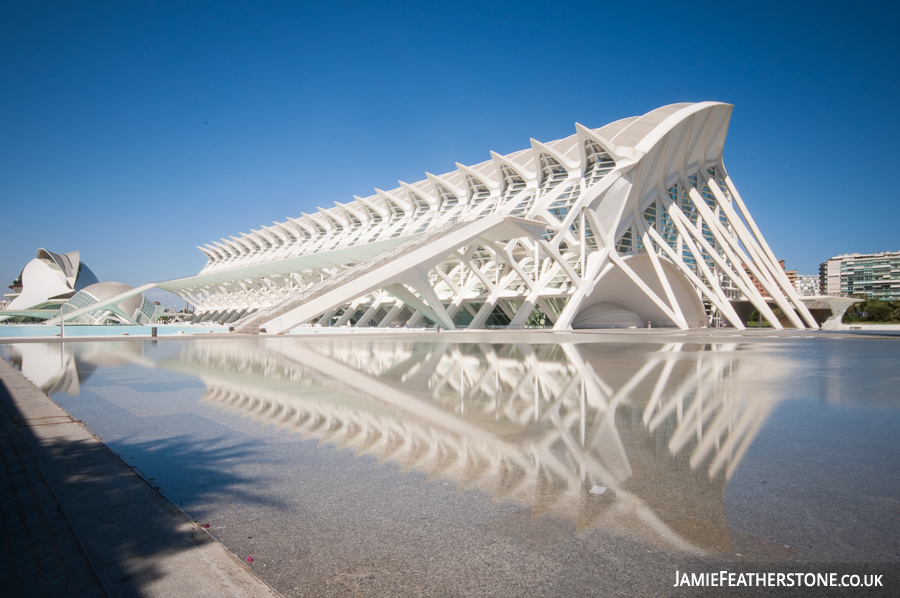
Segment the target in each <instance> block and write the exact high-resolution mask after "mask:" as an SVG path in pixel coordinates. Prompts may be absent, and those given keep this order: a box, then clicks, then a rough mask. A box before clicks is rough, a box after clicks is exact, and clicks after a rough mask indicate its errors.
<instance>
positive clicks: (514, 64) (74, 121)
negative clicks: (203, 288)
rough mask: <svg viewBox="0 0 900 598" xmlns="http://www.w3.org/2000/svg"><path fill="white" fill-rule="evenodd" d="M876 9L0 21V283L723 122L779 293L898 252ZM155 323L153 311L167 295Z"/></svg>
mask: <svg viewBox="0 0 900 598" xmlns="http://www.w3.org/2000/svg"><path fill="white" fill-rule="evenodd" d="M898 23H900V19H898V9H896V8H895V5H894V4H893V3H882V4H879V3H875V4H858V5H848V4H846V3H810V4H809V5H808V6H800V5H798V6H794V5H792V4H791V3H786V2H780V3H760V2H756V3H747V4H746V5H745V6H743V7H739V6H732V3H727V2H716V3H710V4H704V3H702V2H691V3H683V2H666V3H659V4H653V3H648V4H644V5H637V4H632V3H610V2H584V3H579V2H525V1H518V2H509V3H485V2H476V3H452V2H441V3H428V2H425V3H422V2H409V3H380V2H345V3H338V2H335V3H326V2H309V3H297V2H261V1H255V2H245V3H239V2H224V1H221V2H208V3H204V2H146V3H143V2H138V1H129V2H90V1H78V2H75V1H56V2H40V1H29V2H14V1H12V0H2V1H0V86H2V87H0V282H2V284H3V287H4V288H5V287H6V285H8V284H10V283H11V282H12V280H13V278H14V277H15V276H16V275H17V274H18V272H19V270H20V269H21V268H22V266H24V264H25V263H27V261H28V260H29V259H31V258H33V257H34V254H35V252H36V250H37V248H38V247H45V248H47V249H49V250H51V251H56V252H66V251H72V250H75V249H78V250H80V251H81V253H82V259H83V260H84V261H85V262H86V263H87V264H88V265H89V266H90V267H91V268H92V269H93V270H94V272H95V273H96V274H97V275H98V276H99V277H100V279H101V280H115V281H120V282H125V283H128V284H132V285H137V284H141V283H144V282H148V281H159V280H166V279H171V278H177V277H181V276H188V275H191V274H195V273H197V272H198V271H199V270H200V268H202V267H203V265H204V263H205V258H204V256H203V254H201V253H200V251H199V250H198V249H196V246H197V245H202V244H204V243H208V242H210V241H213V240H217V239H219V238H220V237H227V236H228V235H236V234H238V233H239V232H247V231H249V229H250V228H258V227H259V225H260V224H268V223H271V222H272V221H273V220H279V221H283V220H284V219H285V218H286V217H287V216H292V217H296V216H299V215H300V213H301V212H302V211H310V210H312V209H314V208H315V206H319V205H321V206H331V205H333V202H334V201H335V200H337V201H349V200H350V199H352V195H354V194H356V195H362V196H365V195H369V194H371V193H372V192H373V191H372V190H373V188H374V187H379V188H384V189H390V188H393V187H395V186H396V183H397V180H400V179H402V180H404V181H408V182H415V181H418V180H421V179H422V178H423V177H424V172H425V171H426V170H427V171H429V172H433V173H441V172H446V171H449V170H452V169H453V168H454V162H456V161H459V162H462V163H466V164H469V163H476V162H480V161H482V160H485V159H487V158H488V157H489V154H488V152H489V150H494V151H497V152H499V153H508V152H512V151H515V150H519V149H522V148H525V147H527V146H528V139H529V138H530V137H534V138H535V139H538V140H544V141H548V140H553V139H558V138H560V137H564V136H567V135H570V134H572V133H574V131H575V129H574V123H575V122H580V123H582V124H584V125H586V126H589V127H599V126H602V125H604V124H606V123H608V122H611V121H613V120H616V119H619V118H622V117H626V116H633V115H639V114H643V113H645V112H647V111H649V110H652V109H654V108H657V107H659V106H662V105H665V104H669V103H673V102H683V101H703V100H716V101H722V102H728V103H731V104H734V106H735V109H734V113H733V116H732V120H731V126H730V129H729V135H728V139H727V141H726V143H725V163H726V167H727V168H728V170H729V172H730V174H731V176H732V177H733V178H734V180H735V182H736V184H737V186H738V188H739V189H740V190H741V193H742V195H743V197H744V199H745V200H746V201H747V203H748V205H749V208H750V210H751V212H752V213H753V214H754V216H755V217H756V219H757V222H758V223H759V224H760V226H761V228H762V230H763V233H764V235H765V236H766V238H767V239H768V241H769V243H770V245H771V246H772V247H773V249H774V250H775V253H776V254H777V255H778V257H779V258H784V259H786V260H787V265H788V267H789V268H797V269H799V270H800V271H801V273H813V272H816V271H817V268H818V264H819V263H820V262H821V261H823V260H825V259H827V258H828V257H831V256H832V255H835V254H839V253H845V252H854V251H856V252H870V251H876V250H879V249H880V250H900V227H898V218H897V210H898V206H900V193H898V190H897V189H898V184H897V182H898V178H900V177H898V175H900V166H898V163H900V160H898V158H897V154H898V138H900V119H898V115H897V108H898V106H900V72H898V70H900V67H898V64H900V51H898V50H900V41H898V40H900V35H898V34H897V31H896V30H897V25H898ZM167 297H168V298H169V299H168V300H167V302H168V303H174V302H175V299H174V297H173V296H171V295H167Z"/></svg>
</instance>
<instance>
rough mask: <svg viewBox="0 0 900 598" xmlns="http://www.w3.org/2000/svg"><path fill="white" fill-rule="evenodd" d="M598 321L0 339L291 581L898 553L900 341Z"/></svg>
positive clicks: (481, 580) (620, 571)
mask: <svg viewBox="0 0 900 598" xmlns="http://www.w3.org/2000/svg"><path fill="white" fill-rule="evenodd" d="M585 339H586V341H587V342H577V343H576V342H571V343H559V344H557V343H546V344H529V343H504V344H496V343H488V342H485V343H477V342H466V343H457V342H438V341H437V340H435V339H429V341H428V342H422V341H412V340H405V339H399V340H398V339H384V340H382V339H376V340H368V339H349V340H348V339H346V338H343V339H342V338H332V339H312V340H310V339H300V338H275V339H259V340H231V339H228V340H226V339H203V340H187V339H186V340H183V341H181V340H179V341H165V342H159V343H151V342H136V341H130V342H128V341H125V342H111V343H97V342H93V343H66V344H65V346H64V347H60V345H58V344H56V345H50V344H37V343H22V344H12V345H0V354H2V355H3V357H5V358H6V359H7V360H8V361H10V362H11V363H13V364H14V366H15V367H16V368H18V369H20V370H21V371H22V372H23V373H24V374H25V375H26V376H28V377H29V378H30V379H31V380H32V381H34V382H35V384H37V385H38V386H40V387H41V388H42V389H43V390H44V391H45V392H47V393H48V394H50V395H51V396H52V397H53V398H54V400H56V401H57V402H58V403H59V404H60V405H62V406H63V407H64V408H65V409H66V410H67V411H68V412H69V413H70V414H72V415H73V416H74V417H75V418H77V419H82V420H83V421H84V422H85V425H87V426H88V428H89V429H90V430H91V431H93V432H94V433H95V434H97V435H98V436H101V437H102V438H103V441H104V442H105V443H106V444H107V445H108V446H110V447H111V448H112V449H113V450H115V451H116V452H117V453H118V454H120V455H121V456H122V457H123V459H125V460H126V461H127V462H128V463H130V464H132V466H133V467H135V468H136V469H138V470H139V471H140V472H141V473H142V474H143V475H144V476H145V477H146V478H148V479H149V480H151V481H152V483H154V484H155V485H157V486H158V487H159V488H160V489H161V491H162V492H163V493H164V494H165V496H166V497H168V498H169V499H170V500H171V501H172V502H174V503H175V504H177V505H180V506H181V507H182V508H183V509H184V510H185V511H186V512H187V513H188V514H189V515H190V516H192V517H194V518H195V519H197V520H198V521H201V522H207V521H208V522H210V524H211V528H210V529H211V531H212V532H213V533H214V535H216V537H218V538H219V539H220V540H221V541H223V543H225V545H226V546H228V547H229V548H230V549H231V550H233V551H234V552H235V553H236V554H238V555H239V556H242V557H243V556H244V555H248V556H249V555H252V556H253V558H254V559H255V560H254V567H255V568H256V570H257V572H258V573H259V574H260V575H261V576H262V577H263V579H265V580H266V581H268V582H269V583H271V584H272V585H273V586H274V587H276V589H278V590H279V591H281V592H282V593H284V594H285V595H316V594H319V595H328V594H329V593H332V594H334V595H340V594H346V593H348V592H352V591H361V592H363V593H366V592H370V593H374V594H375V595H378V594H379V592H381V593H383V594H385V595H389V594H391V593H396V592H403V593H410V592H411V593H412V594H424V595H429V594H432V593H437V594H442V593H443V594H447V595H522V594H523V593H524V594H526V595H530V594H537V593H542V594H545V595H547V594H549V595H566V594H568V593H570V592H580V593H585V592H587V593H588V594H592V593H594V592H600V590H601V589H604V590H608V591H616V590H617V589H618V590H619V591H626V592H627V590H629V589H632V590H633V589H635V588H637V587H643V588H644V590H646V591H651V592H656V591H663V589H665V588H668V586H670V585H671V583H672V581H673V580H674V571H675V570H676V569H681V570H684V569H685V568H686V566H687V564H688V563H694V564H695V566H701V565H702V564H706V563H719V562H727V563H747V562H752V563H783V564H784V565H785V566H787V565H789V564H791V563H862V562H876V563H896V562H897V561H900V443H898V442H897V438H898V434H897V432H898V430H900V368H898V364H900V341H898V340H893V339H873V338H846V337H840V336H826V335H805V336H795V337H787V338H773V339H767V338H761V337H752V336H750V337H724V336H723V337H719V338H717V337H709V338H706V339H701V338H699V337H691V336H689V337H675V336H654V337H643V338H640V337H629V336H627V335H606V336H601V337H585ZM697 563H699V564H700V565H697ZM635 571H642V572H644V573H642V575H641V576H640V579H639V580H638V579H636V578H635V573H634V572H635ZM378 584H381V585H378ZM635 584H637V585H635ZM641 584H645V585H643V586H641ZM666 584H668V586H667V585H666ZM379 588H380V589H379ZM426 590H427V591H426Z"/></svg>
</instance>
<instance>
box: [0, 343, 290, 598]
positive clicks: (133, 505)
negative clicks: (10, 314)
mask: <svg viewBox="0 0 900 598" xmlns="http://www.w3.org/2000/svg"><path fill="white" fill-rule="evenodd" d="M0 426H2V429H0V529H2V538H0V559H2V562H0V588H2V590H0V593H2V594H3V595H4V596H29V597H32V596H79V597H92V596H99V597H102V596H107V595H108V596H148V597H154V596H160V597H162V596H167V597H168V596H192V597H193V596H197V597H204V596H209V597H218V596H236V597H248V598H250V597H253V598H255V597H272V596H277V594H276V593H275V592H274V591H273V590H272V589H271V588H270V587H269V586H267V585H266V584H264V583H263V582H262V581H261V580H259V579H258V578H257V577H256V576H255V575H254V574H253V573H251V572H250V571H249V570H248V569H247V568H246V567H244V566H243V564H242V563H240V561H238V560H237V558H236V557H235V556H234V555H232V554H231V553H229V552H228V551H227V550H226V549H225V548H224V547H223V546H222V545H221V544H219V543H218V542H216V541H215V540H214V539H212V538H211V537H210V536H209V535H208V534H207V533H206V532H205V531H204V530H203V529H202V528H200V527H199V526H198V525H197V524H196V523H194V522H192V521H191V520H190V519H189V518H188V517H187V516H185V514H184V513H182V512H181V511H180V510H178V509H177V508H175V507H174V506H173V505H172V504H171V503H170V502H169V501H167V500H166V499H165V498H163V497H162V496H161V495H160V494H159V493H158V492H157V491H156V490H155V489H154V488H152V487H151V486H150V485H148V484H147V483H146V482H145V481H144V480H143V479H142V478H141V477H140V476H138V475H137V474H136V473H135V472H134V471H133V470H132V469H131V468H129V467H128V466H127V465H126V464H125V463H123V462H122V460H121V459H119V457H118V456H117V455H115V454H114V453H113V452H112V451H110V450H109V449H108V448H107V447H106V446H105V445H104V444H103V443H102V442H101V441H100V440H99V439H97V438H96V437H94V436H93V435H92V434H91V433H90V432H88V431H87V430H86V429H85V428H84V427H83V426H82V425H81V424H80V423H78V422H76V421H73V420H72V418H71V417H69V415H68V414H67V413H66V412H65V411H63V410H62V409H61V408H60V407H59V406H57V405H56V404H55V403H54V402H53V401H51V400H50V399H49V398H48V397H47V396H46V395H45V394H44V393H42V392H41V391H40V390H38V389H37V388H36V387H35V386H34V385H33V384H31V382H29V381H28V380H26V379H25V378H24V377H22V376H21V375H20V374H19V373H18V372H17V371H16V370H15V369H13V368H12V367H11V366H10V365H9V364H8V363H6V361H4V360H3V359H0Z"/></svg>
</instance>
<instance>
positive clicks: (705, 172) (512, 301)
mask: <svg viewBox="0 0 900 598" xmlns="http://www.w3.org/2000/svg"><path fill="white" fill-rule="evenodd" d="M731 110H732V107H731V106H730V105H727V104H721V103H716V102H703V103H698V104H672V105H669V106H664V107H662V108H659V109H657V110H654V111H652V112H649V113H647V114H645V115H643V116H640V117H632V118H626V119H622V120H619V121H616V122H613V123H610V124H608V125H606V126H604V127H601V128H599V129H589V128H586V127H583V126H581V125H576V126H575V133H574V134H573V135H570V136H568V137H566V138H564V139H558V140H555V141H549V142H545V143H542V142H539V141H536V140H534V139H532V140H531V142H530V147H527V148H525V149H522V150H520V151H517V152H513V153H511V154H507V155H505V156H504V155H499V154H496V153H494V152H491V153H490V159H488V160H485V161H484V162H481V163H479V164H474V165H463V164H457V168H456V169H455V170H453V171H451V172H447V173H443V174H441V175H432V174H430V173H425V176H424V178H423V179H422V180H420V181H417V182H414V183H406V182H403V181H401V182H400V183H399V186H398V187H396V188H395V189H390V190H387V191H384V190H380V189H375V193H373V194H372V195H369V196H367V197H355V198H354V199H353V200H352V201H347V202H346V203H340V202H336V203H335V205H334V206H333V207H328V208H324V207H320V208H318V209H317V210H316V211H314V212H312V213H308V214H307V213H303V214H301V215H300V217H298V218H288V219H287V220H285V221H284V222H275V223H273V224H272V225H271V226H261V227H259V228H258V229H251V230H250V231H249V232H246V233H240V234H239V235H236V236H230V237H229V238H228V239H222V240H220V241H216V242H212V243H209V244H207V245H205V246H203V247H201V248H200V249H201V251H203V253H204V254H205V255H206V257H207V260H208V262H207V264H206V266H205V267H204V268H203V269H202V270H201V272H200V273H199V274H198V275H197V276H193V277H190V278H186V279H180V280H175V281H170V282H167V283H162V284H160V285H159V286H160V287H161V288H164V289H167V290H170V291H172V292H175V293H177V294H179V295H181V296H182V297H183V298H184V299H185V300H187V301H188V302H190V303H191V304H193V306H194V307H195V310H196V314H197V318H198V319H200V320H206V321H218V322H226V323H231V324H233V325H234V326H235V327H236V329H238V330H243V331H247V332H258V331H263V330H264V331H266V332H270V333H272V332H274V333H279V332H285V331H287V330H290V329H292V328H294V327H297V326H301V325H310V324H319V325H332V326H345V325H353V326H381V327H386V326H396V325H421V324H429V323H430V324H436V325H439V326H441V327H444V328H451V329H452V328H457V327H469V328H481V327H485V326H507V327H513V328H518V327H554V328H557V329H568V328H571V327H584V328H591V327H602V326H610V325H618V324H617V322H616V321H614V320H615V319H616V318H615V317H612V316H610V314H619V316H616V317H618V318H619V319H621V320H622V321H623V322H626V321H627V322H631V323H632V324H631V325H633V322H635V321H640V322H647V323H648V324H649V325H651V326H676V327H679V328H692V327H702V326H710V325H723V324H727V325H732V326H736V327H739V328H741V327H743V326H744V323H745V320H746V316H747V315H748V314H747V313H745V312H747V310H746V309H741V306H745V307H746V306H749V308H750V310H751V311H752V310H754V309H755V310H756V311H758V312H759V313H760V314H761V315H762V317H763V318H764V319H765V320H767V321H768V322H770V323H771V324H772V325H773V326H774V327H776V328H780V327H782V326H783V325H787V326H791V327H797V328H804V327H813V328H816V327H818V326H817V324H816V321H815V320H814V319H813V318H812V316H811V314H810V313H809V311H808V310H807V309H806V307H805V306H804V305H803V303H802V302H801V301H800V300H799V297H798V296H797V294H796V292H795V291H794V289H793V286H791V285H790V284H789V283H788V281H787V278H786V276H785V275H784V272H783V271H782V270H781V268H780V266H779V265H778V263H777V260H775V256H774V254H773V253H772V252H771V250H770V248H769V247H768V245H767V244H766V242H765V240H764V239H763V237H762V235H761V233H760V231H759V229H758V228H757V226H756V224H755V222H754V221H753V219H752V217H751V216H750V213H749V212H748V211H747V209H746V206H745V205H744V203H743V201H742V200H741V198H740V196H739V194H738V192H737V190H736V188H735V187H734V184H733V182H732V181H731V179H730V178H729V177H728V174H727V172H726V171H725V168H724V164H723V163H722V148H723V145H724V142H725V136H726V133H727V130H728V123H729V120H730V116H731ZM749 274H752V275H753V276H754V277H755V278H756V279H757V280H759V281H760V282H761V284H762V286H763V288H764V290H765V291H766V293H767V294H768V297H765V296H763V294H762V293H760V292H759V291H758V290H757V289H756V287H755V285H754V284H753V283H752V282H751V280H750V277H749ZM738 304H740V305H738ZM598 306H599V307H598ZM774 308H778V310H779V311H780V313H779V314H778V315H776V312H775V310H774Z"/></svg>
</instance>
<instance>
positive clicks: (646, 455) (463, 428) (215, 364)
mask: <svg viewBox="0 0 900 598" xmlns="http://www.w3.org/2000/svg"><path fill="white" fill-rule="evenodd" d="M740 348H741V347H740V346H739V345H737V344H714V345H696V344H682V343H669V344H611V343H603V344H580V345H576V344H547V345H528V344H510V345H492V344H454V343H408V344H395V343H380V342H366V341H362V342H359V341H354V342H348V341H344V340H341V341H334V342H319V343H316V344H314V345H311V344H309V343H308V342H305V341H300V340H296V339H290V338H288V339H272V340H265V341H261V342H260V343H259V344H256V343H254V344H249V343H244V342H233V343H232V342H227V341H210V342H197V343H193V344H191V345H189V346H187V347H186V348H185V350H184V351H183V353H182V354H181V355H179V356H178V358H177V359H172V360H169V361H167V362H165V363H163V364H161V365H164V366H165V367H169V368H172V369H178V370H181V371H184V372H185V373H191V374H194V375H199V376H200V377H201V378H202V379H203V381H204V382H205V384H206V386H207V392H206V394H205V396H204V397H203V399H202V401H203V402H204V403H207V404H210V405H214V406H217V407H222V408H226V409H228V410H231V411H234V412H238V413H241V414H245V415H248V416H252V417H253V418H256V419H258V420H262V421H264V422H267V423H270V424H274V425H277V426H283V427H287V428H289V429H292V430H296V431H298V432H300V433H301V434H302V435H303V436H304V437H306V438H314V439H319V440H321V441H323V442H328V443H334V444H336V445H337V446H338V447H342V448H348V449H350V450H353V451H354V452H356V453H358V454H368V455H373V456H374V457H376V458H377V459H378V460H379V461H382V462H394V463H397V464H399V465H400V466H401V467H403V468H408V469H414V470H418V471H422V472H425V473H427V474H428V475H429V476H430V477H432V478H445V479H451V480H453V481H455V482H456V483H458V484H459V485H460V487H462V488H470V487H474V488H479V489H481V490H484V491H487V492H489V493H491V494H492V495H493V497H494V498H495V500H512V501H517V502H520V503H525V504H527V505H530V506H531V508H532V513H536V514H540V513H547V512H550V513H553V514H556V515H560V516H563V517H567V518H570V519H572V520H573V521H574V522H575V523H576V525H577V528H578V530H584V529H588V528H591V527H594V526H601V527H602V528H605V529H607V530H609V531H612V532H615V533H619V534H623V535H627V536H638V537H641V538H642V539H644V540H645V541H648V542H651V543H653V544H655V545H658V546H662V547H666V548H669V549H676V550H682V551H687V552H693V553H709V552H730V551H731V540H730V534H729V530H728V524H727V521H726V517H725V510H724V504H723V493H724V488H725V484H726V482H727V480H728V478H729V477H730V476H731V475H732V473H733V472H734V470H735V468H736V467H737V465H738V463H739V462H740V460H741V457H742V456H743V455H744V453H745V451H746V450H747V448H748V447H749V445H750V444H751V442H752V441H753V439H754V437H755V435H756V433H757V432H758V430H759V429H760V427H761V426H762V424H763V423H764V422H765V420H766V418H767V417H768V415H769V413H770V412H771V410H772V409H773V407H774V405H775V404H776V403H777V402H778V400H779V397H778V395H777V394H776V392H774V389H775V388H776V383H777V382H778V381H779V380H782V379H783V378H784V376H786V375H787V374H788V370H789V365H787V364H786V363H785V362H784V361H783V360H782V359H776V358H774V357H773V356H772V355H771V353H770V352H768V351H767V350H766V349H765V348H761V347H755V348H754V351H752V352H748V351H740V350H739V349H740ZM595 486H600V487H602V488H606V491H605V492H603V493H602V494H597V493H591V492H590V490H591V489H592V488H594V487H595Z"/></svg>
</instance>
